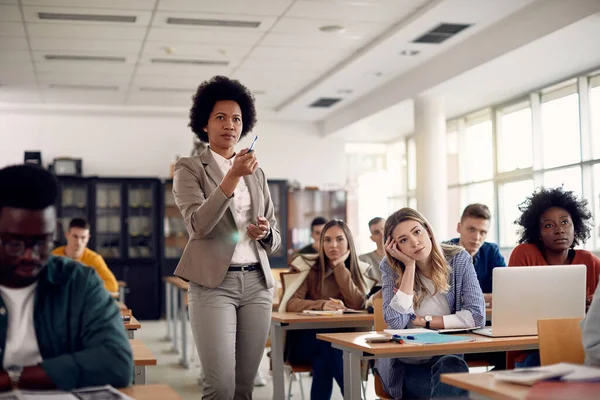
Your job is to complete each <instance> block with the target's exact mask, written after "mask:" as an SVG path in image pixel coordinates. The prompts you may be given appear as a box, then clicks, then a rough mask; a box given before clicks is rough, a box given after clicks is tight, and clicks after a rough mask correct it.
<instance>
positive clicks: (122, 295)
mask: <svg viewBox="0 0 600 400" xmlns="http://www.w3.org/2000/svg"><path fill="white" fill-rule="evenodd" d="M125 289H126V288H124V287H120V288H119V301H120V302H121V303H123V304H125Z"/></svg>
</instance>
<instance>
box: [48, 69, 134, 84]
mask: <svg viewBox="0 0 600 400" xmlns="http://www.w3.org/2000/svg"><path fill="white" fill-rule="evenodd" d="M37 77H38V82H39V83H40V84H47V85H50V84H72V85H78V84H81V85H117V86H127V85H128V84H129V81H130V80H131V75H129V74H126V75H115V74H113V75H110V74H86V73H83V72H80V73H79V74H76V73H74V74H66V73H55V72H38V74H37Z"/></svg>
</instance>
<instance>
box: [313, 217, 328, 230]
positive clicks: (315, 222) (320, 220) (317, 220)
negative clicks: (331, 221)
mask: <svg viewBox="0 0 600 400" xmlns="http://www.w3.org/2000/svg"><path fill="white" fill-rule="evenodd" d="M326 223H327V220H326V219H325V218H323V217H316V218H315V219H313V220H312V222H311V223H310V230H311V231H312V230H313V228H314V227H315V226H318V225H325V224H326Z"/></svg>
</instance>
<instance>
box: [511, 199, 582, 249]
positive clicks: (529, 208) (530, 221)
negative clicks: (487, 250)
mask: <svg viewBox="0 0 600 400" xmlns="http://www.w3.org/2000/svg"><path fill="white" fill-rule="evenodd" d="M587 205H588V201H587V200H586V199H578V198H577V196H576V195H575V193H573V192H572V191H565V190H564V189H563V188H562V187H558V188H539V189H537V190H536V191H535V192H533V194H532V195H531V196H530V197H528V198H527V199H526V200H525V201H524V202H522V203H521V204H519V210H520V211H521V212H522V214H521V216H520V217H519V218H518V219H517V220H516V221H515V223H516V224H519V225H521V227H522V228H521V230H520V232H519V233H520V234H521V237H520V239H519V243H533V244H536V245H538V246H543V245H542V239H541V238H540V235H541V231H540V218H541V216H542V214H543V213H544V212H545V211H546V210H547V209H549V208H551V207H559V208H563V209H565V210H567V211H568V212H569V214H570V215H571V219H572V220H573V228H574V230H575V240H573V244H572V245H571V247H575V246H576V245H578V244H579V243H585V241H586V240H587V239H589V238H590V231H591V221H590V219H591V218H592V213H591V212H590V211H589V210H588V208H587Z"/></svg>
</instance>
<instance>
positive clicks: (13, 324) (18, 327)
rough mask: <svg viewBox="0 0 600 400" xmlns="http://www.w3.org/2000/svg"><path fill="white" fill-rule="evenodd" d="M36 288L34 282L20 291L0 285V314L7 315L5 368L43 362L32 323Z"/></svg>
mask: <svg viewBox="0 0 600 400" xmlns="http://www.w3.org/2000/svg"><path fill="white" fill-rule="evenodd" d="M36 287H37V282H36V283H34V284H32V285H29V286H27V287H24V288H19V289H13V288H8V287H6V286H0V295H1V296H2V300H4V304H5V307H0V314H1V315H6V313H7V312H8V329H7V334H6V348H5V349H4V358H3V360H4V361H3V363H2V365H4V367H8V366H11V365H18V366H22V367H25V366H28V365H36V364H39V363H40V362H42V356H41V354H40V349H39V347H38V342H37V336H36V335H35V325H34V324H33V306H34V303H35V289H36Z"/></svg>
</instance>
